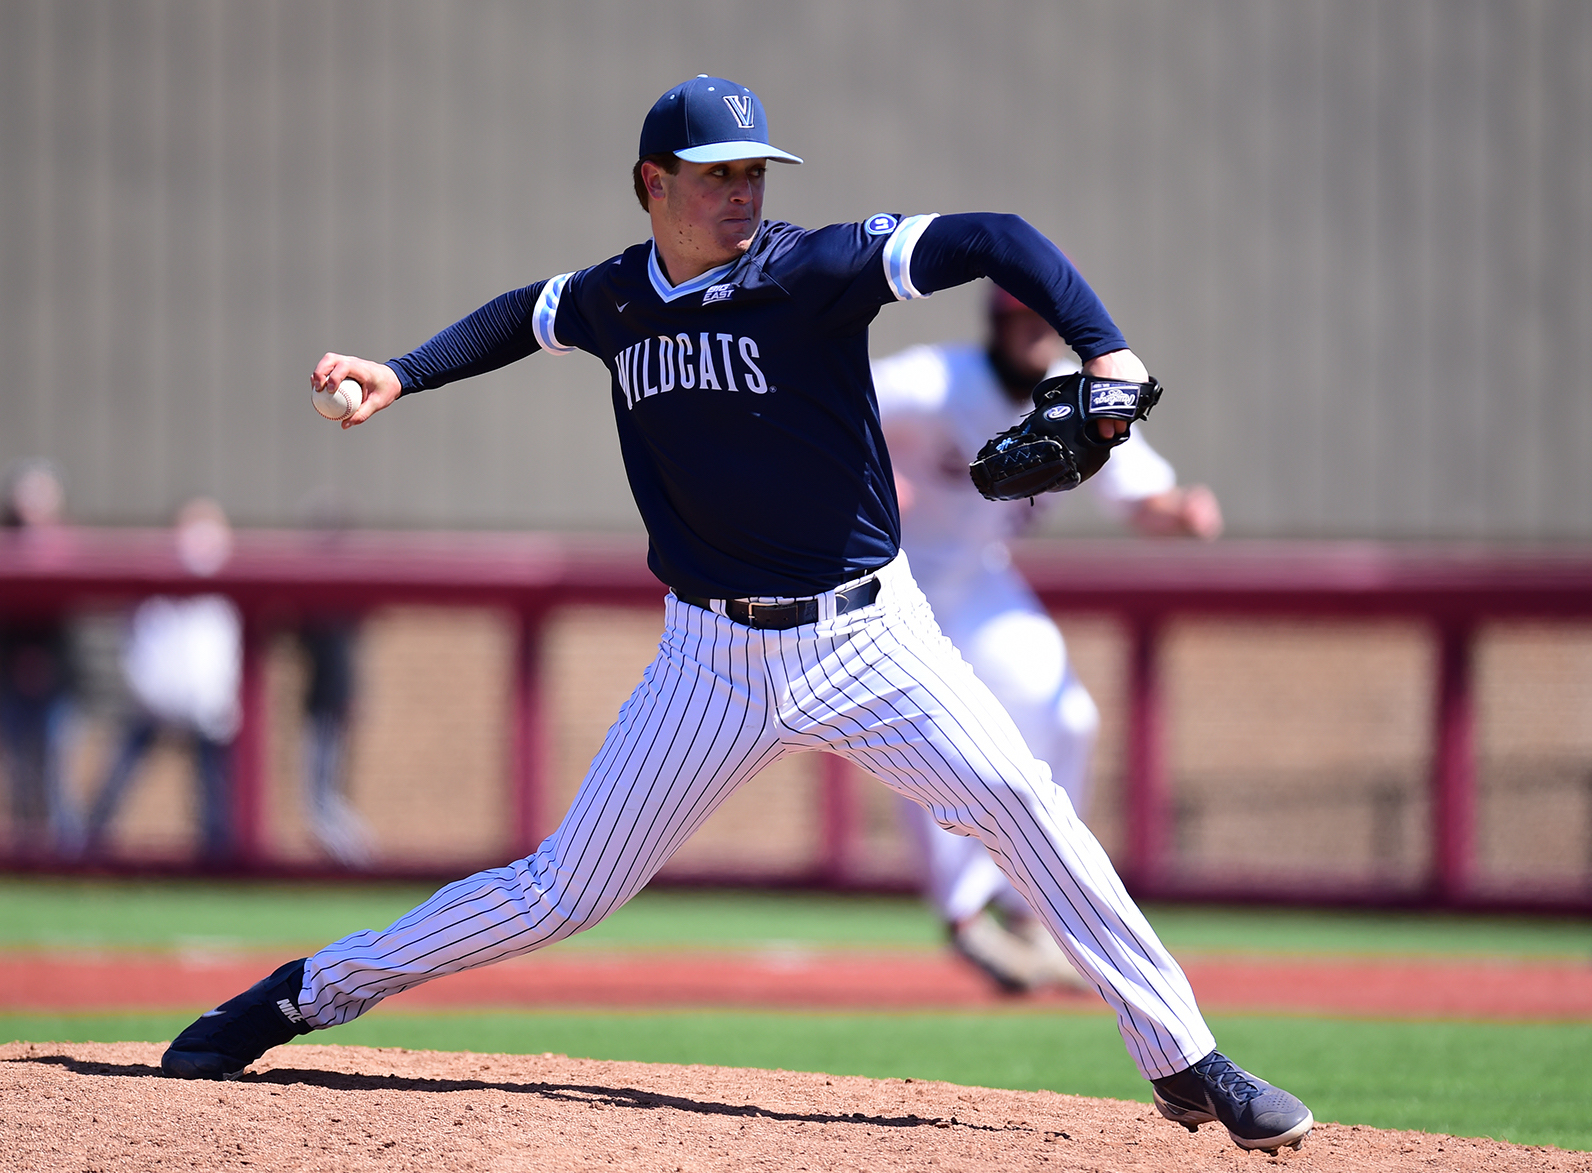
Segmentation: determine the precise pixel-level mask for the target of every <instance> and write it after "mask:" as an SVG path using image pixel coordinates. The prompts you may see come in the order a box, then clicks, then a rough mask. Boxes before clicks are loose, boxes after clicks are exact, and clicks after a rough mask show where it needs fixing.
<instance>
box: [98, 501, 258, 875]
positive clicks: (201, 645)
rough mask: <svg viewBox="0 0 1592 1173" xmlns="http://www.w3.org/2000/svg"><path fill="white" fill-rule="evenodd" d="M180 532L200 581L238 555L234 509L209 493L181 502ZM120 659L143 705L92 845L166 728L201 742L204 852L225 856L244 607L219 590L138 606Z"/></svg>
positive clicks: (186, 559) (125, 741) (112, 776)
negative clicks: (231, 522)
mask: <svg viewBox="0 0 1592 1173" xmlns="http://www.w3.org/2000/svg"><path fill="white" fill-rule="evenodd" d="M173 537H174V540H175V541H176V544H177V554H178V557H179V558H180V559H181V560H182V563H183V565H184V566H185V567H186V568H187V569H188V571H189V572H190V573H192V574H194V575H196V576H199V577H209V576H210V575H213V574H215V573H216V571H218V570H220V569H221V567H222V566H223V565H224V564H225V563H226V560H227V558H228V557H229V556H230V554H231V551H232V531H231V529H230V527H229V526H228V524H227V518H226V514H225V513H223V512H222V510H221V507H220V506H219V505H217V504H216V503H215V502H214V501H211V500H209V499H206V498H199V499H196V500H193V501H190V502H188V504H186V505H184V506H183V507H182V509H181V510H180V511H179V513H178V514H177V523H176V529H175V531H174V534H173ZM121 662H122V671H123V673H124V675H125V676H126V678H127V685H128V688H129V690H130V691H131V693H132V696H133V699H134V702H135V708H134V712H133V713H132V714H131V715H130V716H129V717H128V719H127V721H126V724H125V727H124V729H123V731H122V738H121V745H120V747H119V749H118V751H117V753H116V757H115V759H114V761H113V762H112V764H111V769H110V772H109V773H108V774H107V776H106V778H105V783H104V785H103V786H102V787H101V789H100V792H99V795H98V796H97V797H96V798H95V800H94V805H93V807H92V808H91V810H90V811H89V815H88V820H87V826H86V828H85V850H87V851H88V852H91V853H97V852H99V851H102V850H103V849H104V839H105V834H106V830H107V828H108V826H109V824H110V822H111V820H112V819H113V818H114V817H115V815H116V812H117V809H118V808H119V807H120V806H121V803H122V800H123V798H124V797H125V796H126V793H127V790H128V788H129V786H130V785H131V783H132V780H133V777H134V775H135V773H136V771H137V769H138V766H139V763H140V762H141V761H142V760H143V758H144V755H145V754H146V753H147V752H148V750H149V748H150V746H152V745H153V744H154V742H155V738H156V736H157V735H158V734H159V733H160V732H161V731H162V730H163V729H164V730H168V731H170V732H172V733H175V734H177V735H179V736H182V737H185V738H187V739H188V740H189V741H190V742H191V744H192V747H193V753H194V767H195V774H196V781H197V783H198V795H199V803H198V805H199V851H200V853H201V855H202V856H203V857H204V858H206V859H208V860H212V861H213V860H218V859H223V858H225V857H226V856H227V855H228V854H230V852H231V849H232V801H231V800H232V793H231V773H232V770H231V764H232V762H231V759H232V741H233V739H234V738H235V737H236V736H237V732H238V726H239V724H240V720H241V710H240V706H239V699H238V687H239V682H240V678H241V675H242V667H243V623H242V620H241V618H240V617H239V615H238V610H237V608H236V607H235V606H233V604H232V601H231V600H230V599H228V598H227V597H226V596H224V595H218V594H203V595H192V596H187V597H172V596H165V595H157V596H155V597H153V598H149V599H146V600H144V602H142V603H140V604H139V605H138V608H137V609H136V610H135V611H134V612H133V617H132V622H131V624H130V626H129V629H128V633H127V639H126V642H125V644H124V645H123V648H122V657H121Z"/></svg>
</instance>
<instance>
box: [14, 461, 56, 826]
mask: <svg viewBox="0 0 1592 1173" xmlns="http://www.w3.org/2000/svg"><path fill="white" fill-rule="evenodd" d="M64 502H65V493H64V492H63V491H62V488H61V478H60V476H59V475H58V474H57V473H56V471H55V467H54V466H53V465H52V464H50V463H49V462H48V461H45V460H26V461H23V462H21V463H20V464H18V465H17V466H16V467H15V468H14V469H12V471H11V472H10V474H9V475H8V476H7V477H6V480H5V501H4V517H3V521H4V525H5V528H6V530H7V531H8V532H9V533H10V534H11V535H13V537H15V538H23V539H31V538H33V537H35V536H37V535H39V534H42V533H44V532H47V531H49V530H50V529H52V528H53V527H56V526H58V525H60V523H61V513H62V507H63V504H64ZM73 675H74V674H73V671H72V658H71V655H70V653H69V648H68V640H67V629H66V624H65V623H64V621H63V620H62V619H61V617H59V616H40V617H33V618H23V617H15V616H0V758H3V759H4V766H5V772H6V774H7V775H8V777H9V780H10V783H11V833H12V838H13V843H14V849H15V850H16V851H17V852H19V853H22V854H35V853H37V852H39V851H40V850H41V849H42V850H45V851H54V850H57V849H58V848H59V847H61V846H62V845H63V844H64V843H65V842H68V841H70V839H71V838H72V836H73V834H74V819H73V817H72V811H71V808H70V805H69V804H68V803H67V801H66V796H65V791H64V785H63V778H62V775H63V770H62V762H63V760H64V758H65V752H64V749H65V743H66V737H67V729H68V726H69V724H70V721H71V714H72V696H73Z"/></svg>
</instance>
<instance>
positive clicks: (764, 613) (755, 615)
mask: <svg viewBox="0 0 1592 1173" xmlns="http://www.w3.org/2000/svg"><path fill="white" fill-rule="evenodd" d="M800 607H801V604H800V603H799V602H796V603H753V602H751V601H748V602H747V603H746V625H747V626H748V627H755V628H757V629H758V630H760V631H768V630H778V628H775V627H773V625H774V624H775V623H777V622H778V621H779V620H778V619H777V618H776V616H780V615H781V613H783V614H785V615H793V616H797V617H798V618H799V616H800V610H799V609H800ZM760 613H761V614H760ZM765 624H766V625H768V626H765Z"/></svg>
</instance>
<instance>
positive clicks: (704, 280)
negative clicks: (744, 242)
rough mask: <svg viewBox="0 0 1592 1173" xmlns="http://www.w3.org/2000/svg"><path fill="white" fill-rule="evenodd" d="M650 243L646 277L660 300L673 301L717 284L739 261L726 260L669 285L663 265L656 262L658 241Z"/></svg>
mask: <svg viewBox="0 0 1592 1173" xmlns="http://www.w3.org/2000/svg"><path fill="white" fill-rule="evenodd" d="M651 243H652V247H651V248H649V249H648V250H647V279H648V280H649V281H651V282H652V289H653V292H654V293H656V294H657V295H658V298H659V300H660V301H666V302H668V301H674V300H675V299H677V298H681V297H685V296H687V295H689V294H692V293H701V292H702V291H703V290H704V289H706V288H708V286H710V285H717V284H718V283H719V282H720V281H722V280H724V278H725V277H728V276H729V274H730V270H731V269H733V268H735V266H736V265H737V264H739V263H740V259H739V258H737V259H736V260H733V261H727V262H725V263H724V264H722V265H720V266H719V267H718V268H717V269H709V270H708V271H707V272H706V273H702V274H700V275H698V276H696V277H693V278H691V280H689V281H683V282H681V283H680V284H679V285H670V284H669V279H668V278H667V277H665V276H664V275H663V267H662V266H661V265H659V264H658V242H657V241H653V242H651Z"/></svg>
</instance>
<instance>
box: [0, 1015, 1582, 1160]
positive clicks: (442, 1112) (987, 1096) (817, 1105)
mask: <svg viewBox="0 0 1592 1173" xmlns="http://www.w3.org/2000/svg"><path fill="white" fill-rule="evenodd" d="M160 1051H161V1047H160V1045H159V1044H153V1043H10V1044H6V1045H3V1046H0V1121H3V1133H4V1136H5V1147H6V1153H5V1156H4V1160H3V1164H4V1167H5V1168H6V1169H8V1170H18V1171H27V1173H33V1171H35V1170H37V1171H41V1173H42V1171H46V1170H48V1171H49V1173H57V1171H60V1170H84V1171H88V1170H94V1171H96V1173H111V1171H115V1170H134V1169H136V1170H151V1169H189V1168H197V1169H229V1170H230V1169H270V1170H284V1169H291V1170H326V1171H330V1173H364V1171H365V1170H382V1171H395V1170H417V1171H418V1170H425V1171H427V1173H430V1171H433V1170H455V1169H459V1170H462V1169H472V1170H486V1171H495V1170H503V1171H507V1170H516V1171H518V1170H537V1171H540V1170H560V1171H581V1170H597V1169H601V1170H621V1171H628V1170H649V1171H652V1170H657V1171H676V1173H686V1171H705V1170H780V1171H785V1170H872V1171H875V1173H885V1171H893V1170H927V1169H947V1170H966V1171H983V1170H1028V1169H1044V1170H1052V1169H1055V1170H1099V1171H1115V1170H1144V1171H1146V1173H1148V1171H1152V1170H1154V1171H1181V1170H1194V1169H1203V1170H1209V1169H1258V1168H1263V1167H1268V1166H1273V1165H1285V1166H1288V1167H1290V1168H1293V1169H1298V1170H1355V1171H1359V1170H1416V1169H1432V1168H1440V1169H1443V1170H1445V1171H1448V1170H1452V1171H1463V1170H1490V1171H1509V1170H1572V1169H1586V1168H1588V1160H1587V1156H1586V1154H1582V1153H1566V1152H1562V1151H1559V1150H1556V1149H1545V1148H1536V1147H1526V1146H1518V1145H1508V1144H1503V1143H1500V1142H1498V1141H1492V1140H1474V1139H1456V1138H1454V1137H1446V1136H1433V1135H1429V1134H1423V1133H1412V1132H1398V1131H1386V1130H1381V1129H1374V1128H1365V1127H1356V1126H1346V1125H1338V1124H1322V1125H1320V1126H1318V1128H1317V1129H1316V1131H1315V1133H1314V1134H1312V1135H1311V1136H1310V1137H1309V1139H1308V1140H1307V1141H1306V1143H1305V1145H1304V1147H1303V1149H1301V1150H1300V1151H1298V1152H1293V1151H1291V1150H1287V1149H1285V1150H1283V1151H1282V1153H1280V1154H1279V1155H1278V1156H1276V1157H1267V1156H1265V1155H1263V1154H1256V1153H1245V1152H1242V1151H1240V1150H1239V1149H1237V1148H1235V1147H1233V1146H1232V1145H1231V1144H1230V1143H1229V1142H1228V1140H1227V1138H1226V1136H1225V1135H1224V1134H1223V1133H1222V1132H1221V1131H1220V1130H1219V1129H1215V1128H1214V1127H1213V1126H1211V1125H1206V1126H1205V1127H1204V1128H1202V1129H1201V1130H1200V1131H1199V1132H1198V1133H1197V1134H1195V1135H1189V1134H1188V1133H1186V1132H1185V1131H1184V1130H1183V1129H1182V1128H1179V1127H1177V1126H1175V1125H1172V1124H1168V1123H1167V1122H1165V1121H1163V1120H1161V1119H1159V1118H1158V1117H1157V1116H1155V1114H1154V1110H1153V1109H1152V1108H1150V1107H1148V1106H1147V1105H1144V1104H1136V1103H1125V1102H1122V1101H1117V1100H1091V1099H1084V1098H1080V1097H1076V1096H1064V1095H1058V1094H1055V1093H1053V1092H1015V1091H1000V1090H991V1089H987V1088H967V1087H959V1086H956V1085H954V1084H947V1083H935V1082H922V1081H914V1080H902V1079H882V1080H881V1079H860V1078H853V1077H839V1076H826V1075H818V1074H806V1073H799V1072H789V1071H756V1070H745V1069H734V1068H718V1067H701V1066H692V1067H677V1066H670V1065H664V1064H652V1063H612V1062H599V1061H595V1060H585V1059H569V1058H566V1057H564V1056H562V1055H540V1056H537V1055H477V1054H447V1053H441V1052H433V1051H407V1050H399V1049H380V1050H376V1049H371V1048H366V1047H328V1046H298V1047H292V1048H286V1049H282V1050H279V1051H276V1052H273V1053H271V1054H268V1055H267V1057H266V1058H265V1059H263V1060H261V1061H260V1062H259V1063H257V1064H256V1065H255V1066H254V1068H253V1069H252V1073H251V1074H248V1075H245V1076H244V1077H243V1078H241V1079H238V1080H235V1081H231V1082H227V1083H208V1082H188V1081H180V1080H172V1079H166V1078H163V1077H161V1075H160V1073H159V1066H158V1064H159V1060H160Z"/></svg>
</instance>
